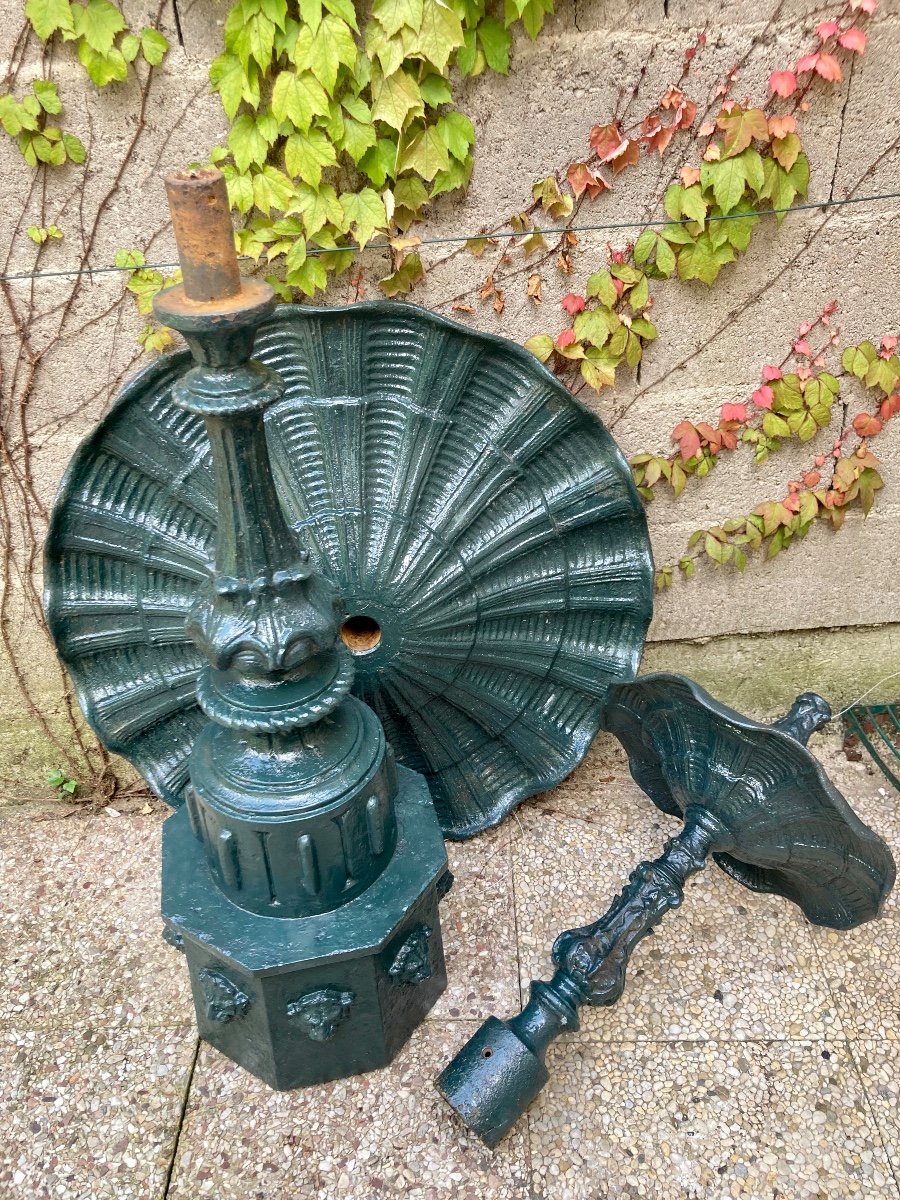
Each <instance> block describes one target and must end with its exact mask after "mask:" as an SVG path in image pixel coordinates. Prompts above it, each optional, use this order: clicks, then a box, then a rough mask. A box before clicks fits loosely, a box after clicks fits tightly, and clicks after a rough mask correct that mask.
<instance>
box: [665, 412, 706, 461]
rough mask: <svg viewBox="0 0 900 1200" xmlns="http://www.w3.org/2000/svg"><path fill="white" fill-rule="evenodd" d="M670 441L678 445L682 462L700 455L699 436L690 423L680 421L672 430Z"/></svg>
mask: <svg viewBox="0 0 900 1200" xmlns="http://www.w3.org/2000/svg"><path fill="white" fill-rule="evenodd" d="M672 441H673V442H677V443H678V448H679V450H680V451H681V457H682V460H683V461H684V462H687V461H688V459H689V458H694V457H695V455H697V454H699V453H700V435H699V434H698V433H697V430H696V429H695V428H694V426H693V425H692V424H691V423H690V421H682V422H681V424H680V425H676V426H675V428H674V429H673V430H672Z"/></svg>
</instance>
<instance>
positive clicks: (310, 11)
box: [297, 0, 322, 33]
mask: <svg viewBox="0 0 900 1200" xmlns="http://www.w3.org/2000/svg"><path fill="white" fill-rule="evenodd" d="M297 4H298V7H299V9H300V19H301V20H302V21H303V24H304V25H308V26H309V28H310V30H311V31H312V32H313V33H315V31H316V30H317V29H318V28H319V22H320V21H321V20H322V0H297Z"/></svg>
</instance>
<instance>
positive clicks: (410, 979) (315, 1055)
mask: <svg viewBox="0 0 900 1200" xmlns="http://www.w3.org/2000/svg"><path fill="white" fill-rule="evenodd" d="M166 187H167V192H168V197H169V205H170V209H171V212H172V220H173V225H174V229H175V237H176V241H177V244H178V251H179V257H180V260H181V265H182V270H183V278H184V283H183V285H180V286H177V287H174V288H170V289H169V290H167V291H165V292H163V293H162V294H161V295H160V296H158V297H157V299H156V301H155V309H156V313H157V315H158V316H159V318H160V319H161V320H162V321H163V322H164V323H165V324H167V325H169V326H171V327H172V328H174V329H177V330H179V332H181V333H182V334H183V335H184V337H185V339H186V341H187V342H188V345H189V346H190V349H191V353H192V355H193V357H194V360H195V365H194V367H193V368H192V369H191V370H189V371H187V373H186V374H184V375H183V376H182V377H181V378H180V379H178V381H177V382H176V383H175V385H174V388H173V394H174V398H175V401H176V403H177V404H178V405H179V406H180V407H181V408H182V409H184V410H185V412H187V413H192V414H195V415H197V416H199V417H201V418H202V420H203V422H204V424H205V427H206V431H207V435H208V438H209V444H210V446H211V450H212V461H213V466H214V472H215V482H216V509H217V514H218V528H217V536H216V547H215V565H214V567H213V568H212V572H211V575H210V578H209V580H208V582H207V583H206V585H205V586H204V587H203V588H202V589H201V590H200V592H199V596H198V598H197V600H196V602H195V604H194V606H193V608H192V610H191V612H190V615H189V618H188V622H187V628H188V633H189V635H190V636H191V637H192V638H193V640H194V641H195V643H196V644H197V646H198V647H199V648H200V650H201V652H202V654H203V656H204V658H205V660H206V664H207V665H206V666H205V667H204V669H203V670H202V672H201V674H200V677H199V680H198V688H197V698H198V702H199V705H200V708H201V709H202V711H203V713H204V714H205V716H206V717H207V718H208V722H207V723H206V724H205V726H204V727H203V728H202V730H201V731H200V733H199V736H198V737H197V738H196V740H195V742H194V744H193V748H192V751H191V755H190V764H189V769H190V779H189V782H188V784H187V786H186V787H185V801H186V803H185V805H184V806H183V807H182V808H181V809H180V810H179V811H178V812H177V813H175V814H174V815H173V816H172V817H170V818H169V820H168V821H167V822H166V827H165V831H164V837H163V883H162V910H163V917H164V920H165V923H166V929H167V936H168V938H169V939H170V940H171V941H172V942H173V943H174V944H175V945H177V946H178V947H179V948H180V949H181V950H183V951H184V953H185V955H186V958H187V963H188V967H189V970H190V974H191V983H192V987H193V992H194V1001H195V1007H196V1012H197V1022H198V1027H199V1030H200V1033H201V1034H202V1036H203V1037H204V1038H206V1039H207V1040H208V1041H210V1042H211V1043H212V1044H213V1045H215V1046H217V1047H218V1048H219V1049H220V1050H222V1051H223V1052H224V1053H226V1054H227V1055H229V1057H231V1058H233V1059H235V1061H237V1062H239V1063H240V1064H241V1065H242V1066H244V1067H246V1068H247V1069H248V1070H250V1071H252V1072H253V1073H254V1074H256V1075H259V1076H260V1077H261V1078H263V1079H265V1080H266V1081H267V1082H268V1083H270V1084H271V1085H272V1086H273V1087H278V1088H290V1087H296V1086H299V1085H302V1084H310V1083H318V1082H322V1081H324V1080H327V1079H333V1078H336V1077H338V1076H342V1075H347V1074H353V1073H356V1072H359V1071H364V1070H370V1069H372V1068H374V1067H378V1066H382V1065H384V1064H386V1063H387V1062H389V1061H390V1059H391V1058H392V1057H393V1055H394V1054H395V1053H396V1051H397V1050H398V1048H399V1047H400V1046H401V1045H402V1044H403V1042H404V1041H405V1040H406V1038H407V1037H408V1036H409V1034H410V1033H411V1031H412V1030H413V1029H414V1028H415V1026H416V1025H417V1024H418V1023H419V1022H420V1021H421V1020H422V1018H423V1017H424V1016H425V1014H426V1012H427V1011H428V1009H429V1008H430V1007H431V1006H432V1004H433V1003H434V1001H435V1000H436V999H437V997H438V996H439V995H440V993H441V991H442V990H443V988H444V986H445V984H446V974H445V969H444V957H443V948H442V944H441V933H440V924H439V917H438V900H439V898H440V895H441V893H442V890H443V888H444V887H445V885H446V883H447V880H448V874H447V858H446V853H445V851H444V846H443V839H442V836H441V832H440V828H439V826H438V823H437V819H436V817H435V814H434V809H433V806H432V804H431V798H430V796H429V793H428V788H427V786H426V784H425V781H424V780H423V779H422V777H421V776H420V775H416V774H414V773H413V772H411V771H409V770H405V769H403V768H401V769H399V770H398V769H397V768H396V766H395V764H394V760H393V754H392V752H391V750H390V749H389V747H388V746H387V744H386V741H385V737H384V733H383V731H382V728H381V725H380V723H379V721H378V720H377V718H376V717H375V715H374V714H373V713H372V711H371V710H370V709H369V708H368V707H367V706H366V705H364V704H362V703H361V702H360V701H359V700H356V699H354V698H353V697H351V696H350V695H349V694H348V693H349V689H350V684H351V681H352V678H353V663H352V659H351V656H350V653H349V651H348V650H347V649H346V647H345V646H344V644H343V642H342V641H341V639H340V637H339V630H340V624H341V618H342V615H343V608H342V602H341V600H340V597H339V595H338V593H337V591H336V589H335V588H334V587H333V585H331V584H330V583H328V582H326V581H325V580H324V579H323V578H322V576H321V575H320V574H319V573H317V572H316V571H315V570H314V569H313V568H312V567H311V566H310V563H309V555H308V552H307V551H306V550H305V549H303V548H302V547H301V545H300V543H299V540H298V537H297V535H296V533H294V532H293V531H292V530H291V529H290V528H289V527H288V525H287V522H286V520H285V518H284V515H283V513H282V510H281V506H280V503H279V500H278V497H277V494H276V492H275V487H274V483H273V479H272V471H271V466H270V462H269V452H268V446H267V443H266V435H265V428H264V413H265V411H266V409H267V408H268V407H270V406H271V405H272V404H274V403H276V402H277V401H278V400H279V399H280V398H281V396H282V393H283V385H282V382H281V379H280V378H279V376H278V375H277V374H276V373H275V372H274V371H273V370H271V369H270V368H268V367H265V366H262V365H261V364H259V363H257V362H254V361H253V360H252V359H251V357H250V356H251V352H252V348H253V342H254V338H255V336H256V332H257V329H258V327H259V325H260V323H261V322H262V321H263V320H264V319H265V318H266V317H267V316H268V315H269V314H270V313H271V312H272V309H273V308H274V305H275V297H274V294H273V292H272V289H271V288H270V287H269V286H268V285H267V284H263V283H260V282H258V281H253V280H242V279H241V277H240V275H239V273H238V268H237V258H236V255H235V251H234V245H233V239H232V231H231V222H230V217H229V211H228V203H227V197H226V194H225V185H224V179H223V178H222V176H221V175H220V174H219V173H218V172H211V171H205V170H196V171H186V172H181V173H179V174H177V175H175V176H172V177H171V178H169V179H167V181H166Z"/></svg>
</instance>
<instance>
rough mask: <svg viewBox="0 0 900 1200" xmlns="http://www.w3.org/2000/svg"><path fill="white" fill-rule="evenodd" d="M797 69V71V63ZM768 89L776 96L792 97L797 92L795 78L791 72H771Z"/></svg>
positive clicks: (798, 65)
mask: <svg viewBox="0 0 900 1200" xmlns="http://www.w3.org/2000/svg"><path fill="white" fill-rule="evenodd" d="M797 67H798V69H799V67H800V64H799V63H798V64H797ZM769 87H770V88H771V89H772V91H773V92H774V93H775V95H776V96H784V97H785V98H786V97H788V96H793V94H794V92H796V90H797V76H796V75H795V74H794V72H793V71H773V72H772V74H771V75H770V76H769Z"/></svg>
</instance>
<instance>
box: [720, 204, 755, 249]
mask: <svg viewBox="0 0 900 1200" xmlns="http://www.w3.org/2000/svg"><path fill="white" fill-rule="evenodd" d="M715 224H716V225H719V226H721V228H722V232H723V233H724V235H725V238H726V240H727V241H728V243H729V245H730V246H731V247H732V249H734V250H737V251H738V252H739V253H741V254H743V253H744V252H745V251H746V249H747V247H748V246H749V245H750V239H751V238H752V237H753V229H754V227H755V226H756V225H758V224H759V217H758V216H757V215H756V214H755V212H754V211H753V209H752V208H751V207H750V206H749V205H748V204H747V203H746V202H745V203H744V204H741V205H738V207H737V208H736V209H735V210H734V212H733V213H732V214H731V216H730V217H729V219H728V220H727V221H716V222H715ZM710 228H712V226H710Z"/></svg>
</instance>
